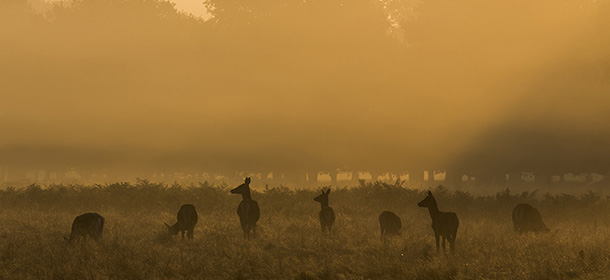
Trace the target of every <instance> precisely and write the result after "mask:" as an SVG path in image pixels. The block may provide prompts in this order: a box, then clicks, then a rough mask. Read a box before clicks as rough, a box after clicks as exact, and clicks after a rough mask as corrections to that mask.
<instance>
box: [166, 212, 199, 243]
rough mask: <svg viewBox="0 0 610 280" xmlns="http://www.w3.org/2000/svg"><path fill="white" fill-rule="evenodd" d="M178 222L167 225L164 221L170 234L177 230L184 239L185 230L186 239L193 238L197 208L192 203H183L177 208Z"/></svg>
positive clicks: (176, 232)
mask: <svg viewBox="0 0 610 280" xmlns="http://www.w3.org/2000/svg"><path fill="white" fill-rule="evenodd" d="M177 218H178V222H176V223H175V224H174V225H173V226H169V225H168V224H167V223H165V226H166V227H167V230H168V232H169V234H170V235H176V234H178V232H180V233H182V239H184V232H187V234H186V236H187V238H188V239H193V238H194V231H195V224H197V220H198V217H197V210H195V206H193V205H192V204H184V205H182V207H180V210H178V215H177Z"/></svg>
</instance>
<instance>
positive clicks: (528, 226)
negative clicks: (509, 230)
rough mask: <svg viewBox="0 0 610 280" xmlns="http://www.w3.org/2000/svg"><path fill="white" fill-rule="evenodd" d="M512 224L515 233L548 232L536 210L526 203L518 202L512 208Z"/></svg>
mask: <svg viewBox="0 0 610 280" xmlns="http://www.w3.org/2000/svg"><path fill="white" fill-rule="evenodd" d="M513 226H514V228H515V232H516V233H526V232H535V233H537V232H548V231H550V230H549V228H548V227H547V226H546V225H545V224H544V222H543V221H542V216H540V213H539V212H538V210H537V209H536V208H534V207H532V206H531V205H529V204H527V203H520V204H517V206H515V209H513Z"/></svg>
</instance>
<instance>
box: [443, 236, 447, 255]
mask: <svg viewBox="0 0 610 280" xmlns="http://www.w3.org/2000/svg"><path fill="white" fill-rule="evenodd" d="M442 238H443V254H446V252H445V240H446V239H447V237H446V236H444V235H443V236H442Z"/></svg>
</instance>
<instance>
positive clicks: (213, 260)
mask: <svg viewBox="0 0 610 280" xmlns="http://www.w3.org/2000/svg"><path fill="white" fill-rule="evenodd" d="M228 190H229V189H228V188H227V187H222V186H221V187H215V186H209V185H206V184H202V185H200V186H195V187H186V188H182V187H179V186H164V185H160V184H151V183H148V182H147V181H142V182H139V183H138V184H136V185H129V184H125V183H117V184H112V185H105V186H95V187H82V186H67V187H65V186H51V187H49V188H42V189H41V188H40V187H38V186H35V185H34V186H30V187H28V188H26V189H12V188H9V189H6V190H2V191H0V210H1V212H0V225H1V226H0V279H597V278H602V279H603V278H608V277H610V276H608V275H610V217H609V215H608V213H609V212H608V211H609V210H610V201H609V200H608V197H601V196H599V195H597V194H595V193H591V192H589V193H584V194H582V195H565V194H559V195H550V194H544V195H541V194H538V195H536V194H532V193H520V194H511V193H510V192H507V191H505V192H500V193H498V194H496V195H492V196H473V195H471V194H469V193H465V192H459V191H458V192H453V191H447V190H446V189H437V190H433V191H434V192H435V194H436V198H437V200H438V203H439V207H440V209H441V210H444V211H455V212H457V214H458V216H459V218H460V227H459V230H458V235H457V242H456V243H457V252H456V254H455V255H453V256H451V255H449V256H443V255H442V253H441V254H437V253H436V250H435V245H434V237H433V231H432V229H431V228H430V217H429V216H428V212H427V210H426V209H424V208H419V207H417V205H416V204H417V202H418V201H419V200H421V199H423V198H424V197H425V194H424V192H422V191H417V190H413V189H408V188H405V187H401V186H399V185H388V184H383V183H377V184H365V185H362V186H358V187H354V188H350V189H333V192H332V193H331V195H330V205H331V206H332V207H333V208H334V209H335V212H336V213H337V221H336V224H335V228H334V232H333V233H332V235H331V236H330V237H328V238H327V237H324V236H323V235H322V234H321V233H320V229H319V222H318V220H317V214H318V211H319V204H318V203H316V202H314V201H313V197H314V196H315V195H317V193H318V191H310V190H288V189H285V188H274V189H268V190H265V191H261V192H254V193H253V198H254V199H256V200H258V202H259V204H260V206H261V219H260V221H259V223H258V224H259V228H258V237H257V238H256V239H254V240H250V241H246V240H244V239H243V236H242V233H241V229H240V227H239V221H238V218H237V214H236V212H235V210H236V207H237V205H238V204H239V201H240V200H241V197H239V196H237V195H230V194H229V193H228ZM519 202H529V203H531V204H532V205H534V206H535V207H537V208H538V209H539V210H540V212H541V214H542V216H543V219H544V220H545V222H546V224H547V225H548V226H549V227H550V228H551V229H552V232H551V233H546V234H538V235H535V234H525V235H516V234H514V233H513V229H512V223H511V218H510V215H511V211H512V208H513V207H514V205H516V204H517V203H519ZM183 203H192V204H194V205H195V207H197V210H198V212H199V223H198V224H197V226H196V228H195V239H194V241H182V240H180V237H179V236H178V237H177V238H176V237H174V238H168V237H167V236H166V235H165V232H166V229H165V227H164V225H163V222H167V223H173V222H175V220H176V217H175V213H176V212H177V211H178V209H179V208H180V205H181V204H183ZM383 210H391V211H394V212H396V213H397V214H398V215H399V216H400V217H401V219H402V223H403V230H402V235H401V236H400V237H397V238H392V239H390V240H388V241H387V242H382V241H381V240H380V238H379V225H378V221H377V218H378V215H379V214H380V213H381V212H382V211H383ZM84 212H98V213H100V214H101V215H102V216H104V217H105V219H106V224H105V228H104V236H103V239H102V241H100V242H99V243H96V242H94V241H91V240H88V241H84V242H77V243H76V244H73V245H68V244H67V243H66V242H65V241H64V237H67V236H68V235H69V233H70V226H71V223H72V220H73V219H74V217H76V216H77V215H79V214H82V213H84Z"/></svg>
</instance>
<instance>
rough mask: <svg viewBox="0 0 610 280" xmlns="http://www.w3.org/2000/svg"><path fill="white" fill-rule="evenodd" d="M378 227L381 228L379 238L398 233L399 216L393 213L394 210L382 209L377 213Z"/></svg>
mask: <svg viewBox="0 0 610 280" xmlns="http://www.w3.org/2000/svg"><path fill="white" fill-rule="evenodd" d="M379 227H380V228H381V239H384V238H385V237H386V236H389V235H400V229H401V228H402V223H401V222H400V217H398V216H397V215H396V214H394V212H390V211H383V212H382V213H381V215H379Z"/></svg>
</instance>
